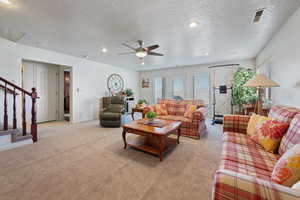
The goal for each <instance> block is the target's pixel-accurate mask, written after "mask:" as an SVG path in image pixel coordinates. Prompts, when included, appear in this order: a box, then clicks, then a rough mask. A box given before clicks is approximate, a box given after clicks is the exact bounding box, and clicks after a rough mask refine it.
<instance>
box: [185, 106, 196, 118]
mask: <svg viewBox="0 0 300 200" xmlns="http://www.w3.org/2000/svg"><path fill="white" fill-rule="evenodd" d="M196 110H197V105H191V104H188V105H187V106H186V109H185V112H184V115H183V116H184V117H187V118H191V119H192V118H193V113H194V112H195V111H196Z"/></svg>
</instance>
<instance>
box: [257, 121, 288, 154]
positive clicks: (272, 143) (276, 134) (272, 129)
mask: <svg viewBox="0 0 300 200" xmlns="http://www.w3.org/2000/svg"><path fill="white" fill-rule="evenodd" d="M288 128H289V124H288V123H283V122H279V121H276V120H267V121H264V122H262V123H260V124H259V125H258V126H257V133H256V134H255V135H253V136H252V137H251V138H252V139H253V140H254V141H256V142H257V143H258V144H260V145H261V146H263V147H264V149H265V150H266V151H268V152H271V153H275V152H276V151H277V149H278V147H279V144H280V141H281V139H282V137H283V135H284V134H285V133H286V131H287V129H288Z"/></svg>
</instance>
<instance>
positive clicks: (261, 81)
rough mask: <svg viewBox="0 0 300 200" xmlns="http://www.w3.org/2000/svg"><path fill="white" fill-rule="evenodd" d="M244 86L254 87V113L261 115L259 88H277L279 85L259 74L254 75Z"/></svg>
mask: <svg viewBox="0 0 300 200" xmlns="http://www.w3.org/2000/svg"><path fill="white" fill-rule="evenodd" d="M244 86H245V87H256V89H257V93H258V98H257V101H256V105H255V110H254V112H255V113H256V114H259V115H262V100H261V88H267V87H279V85H278V84H277V83H276V82H275V81H272V80H271V79H269V78H268V77H267V76H265V75H264V74H260V73H258V74H256V75H255V76H254V77H253V78H252V79H250V80H249V81H248V82H247V83H245V84H244Z"/></svg>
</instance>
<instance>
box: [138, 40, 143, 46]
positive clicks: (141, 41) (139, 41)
mask: <svg viewBox="0 0 300 200" xmlns="http://www.w3.org/2000/svg"><path fill="white" fill-rule="evenodd" d="M137 42H138V43H139V45H140V48H142V46H143V40H138V41H137Z"/></svg>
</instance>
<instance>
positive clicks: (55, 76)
mask: <svg viewBox="0 0 300 200" xmlns="http://www.w3.org/2000/svg"><path fill="white" fill-rule="evenodd" d="M71 75H72V73H71V67H67V66H61V65H55V64H49V63H41V62H36V61H28V60H23V61H22V80H23V81H22V87H23V88H24V89H25V90H27V91H31V88H32V87H35V88H36V89H37V93H38V96H39V97H40V98H39V99H38V101H37V104H36V106H37V122H38V123H42V122H50V121H62V120H67V121H70V118H71V115H70V114H71V98H70V94H71V84H70V83H71ZM28 103H29V102H26V107H27V104H28ZM65 114H67V116H66V117H65ZM26 118H27V119H29V117H26Z"/></svg>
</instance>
